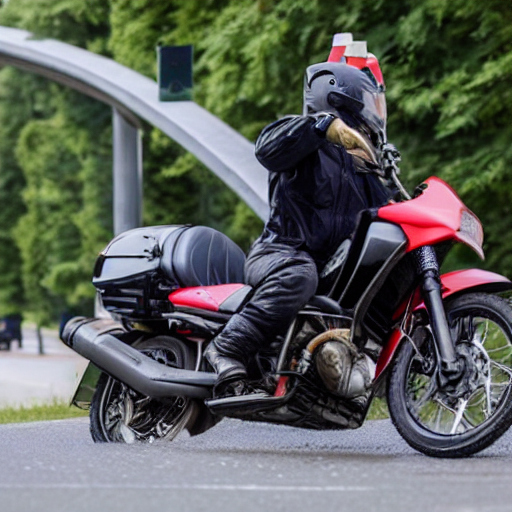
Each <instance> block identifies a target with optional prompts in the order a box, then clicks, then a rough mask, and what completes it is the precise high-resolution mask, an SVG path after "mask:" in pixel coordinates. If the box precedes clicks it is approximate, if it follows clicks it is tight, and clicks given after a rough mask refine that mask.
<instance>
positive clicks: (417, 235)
mask: <svg viewBox="0 0 512 512" xmlns="http://www.w3.org/2000/svg"><path fill="white" fill-rule="evenodd" d="M383 154H384V157H385V158H384V162H385V165H384V169H385V176H386V178H387V179H389V180H390V181H391V182H392V183H394V185H395V187H396V188H397V190H398V191H399V192H400V198H399V199H398V198H397V199H396V200H395V201H392V202H390V203H389V204H387V205H385V206H382V207H380V208H377V209H373V210H368V211H363V212H361V215H360V217H359V221H358V224H357V228H356V230H355V232H354V235H353V236H352V238H351V239H350V240H346V241H344V242H343V243H342V244H341V245H340V247H339V248H338V250H337V251H336V253H335V254H334V255H333V256H332V258H331V259H330V260H329V261H328V263H327V264H326V266H325V268H324V269H323V270H322V271H321V273H320V281H319V282H320V284H319V288H318V291H317V295H315V296H314V297H313V298H312V299H311V300H310V301H309V303H308V304H306V305H305V306H304V307H303V309H302V310H301V311H300V312H299V313H298V314H297V316H296V318H295V319H294V320H293V322H292V323H291V325H290V326H289V327H288V330H287V333H286V335H285V336H284V337H282V338H277V339H276V340H273V342H272V343H270V345H269V346H268V347H265V348H264V349H262V350H261V351H260V353H258V354H257V356H256V357H255V358H254V361H253V363H252V365H251V367H250V368H249V378H250V379H251V381H252V383H253V384H254V385H255V386H256V387H259V388H262V389H265V390H266V391H267V393H268V396H264V397H262V396H261V394H260V395H258V396H257V398H255V397H254V396H251V395H248V396H240V397H238V398H237V400H236V401H235V403H234V404H233V403H231V404H230V405H228V406H226V405H225V404H224V405H223V404H222V402H219V401H218V400H216V399H215V398H212V390H213V386H214V383H215V380H216V375H215V374H214V373H213V370H212V369H211V367H210V366H209V365H208V363H207V362H206V361H205V359H204V358H203V352H204V349H205V347H206V346H207V345H208V343H209V342H210V341H211V340H212V339H213V338H214V337H215V335H216V334H217V333H218V332H219V331H220V330H221V329H222V328H223V326H224V325H225V324H226V322H227V321H228V320H229V319H230V317H231V316H232V315H233V314H235V313H236V312H237V311H239V310H240V308H241V307H242V306H243V305H244V303H245V302H246V301H247V300H248V299H249V298H250V296H251V293H252V288H251V287H250V286H248V285H246V284H244V281H243V266H244V259H245V255H244V253H243V252H242V250H241V249H240V248H238V246H236V244H234V242H232V241H231V240H230V239H229V238H227V237H226V236H225V235H223V234H221V233H219V232H218V231H215V230H213V229H211V228H208V227H205V226H156V227H144V228H137V229H133V230H130V231H127V232H125V233H122V234H121V235H119V236H117V237H116V238H114V239H113V240H112V241H111V242H110V244H109V245H108V246H107V247H106V248H105V250H104V251H103V252H102V253H101V254H100V255H99V257H98V259H97V262H96V265H95V268H94V277H93V284H94V285H95V287H96V289H97V290H98V292H99V297H100V298H101V303H102V306H103V308H104V309H105V310H106V311H107V312H108V315H107V317H106V318H84V317H76V318H73V319H71V320H70V321H69V322H68V323H67V324H66V325H65V327H64V329H63V332H62V334H61V338H62V340H63V341H64V343H66V344H67V345H68V346H69V347H71V348H72V349H73V350H75V351H76V352H78V353H79V354H81V355H82V356H84V357H85V358H87V359H88V360H89V361H91V364H90V365H89V367H88V369H87V371H86V372H85V374H84V376H83V379H82V381H81V383H80V385H79V388H78V391H77V394H76V395H75V397H74V403H75V404H76V405H79V406H83V407H90V430H91V435H92V438H93V440H94V441H95V442H122V443H131V442H134V441H149V442H152V441H154V440H157V439H164V440H172V439H174V438H175V437H176V436H177V435H178V434H179V433H180V432H181V431H182V430H183V429H188V431H189V433H190V434H191V435H197V434H200V433H202V432H204V431H205V430H207V429H209V428H211V427H212V426H214V425H215V423H217V422H218V421H219V420H220V419H222V418H223V417H225V416H227V417H235V418H241V419H244V420H250V421H263V422H269V423H279V424H286V425H292V426H295V427H302V428H308V429H339V430H342V429H353V428H358V427H360V426H361V425H362V424H363V422H364V420H365V418H366V416H367V413H368V410H369V408H370V404H371V403H372V401H373V400H374V398H375V397H386V400H387V406H388V409H389V414H390V417H391V419H392V421H393V423H394V425H395V427H396V428H397V430H398V432H399V433H400V435H401V436H402V437H403V438H404V439H405V441H406V442H407V443H409V445H410V446H412V447H413V448H415V449H416V450H418V451H420V452H422V453H424V454H426V455H429V456H435V457H465V456H469V455H471V454H474V453H476V452H478V451H480V450H482V449H484V448H486V447H487V446H489V445H491V444H492V443H493V442H494V441H495V440H496V439H498V438H499V437H500V436H501V435H502V434H503V433H504V432H505V431H506V430H507V429H508V428H509V426H510V425H511V424H512V400H510V398H511V397H510V394H511V389H512V309H511V306H510V304H509V302H508V300H507V298H506V296H504V295H506V294H504V292H507V291H508V290H511V289H512V282H511V281H509V280H508V279H507V278H505V277H503V276H501V275H498V274H495V273H492V272H488V271H484V270H479V269H466V270H459V271H454V272H450V273H446V274H443V275H440V271H439V267H440V265H441V263H442V262H443V260H444V259H445V257H446V255H447V253H448V251H449V250H450V249H451V248H452V246H453V245H454V244H455V243H457V242H461V243H464V244H466V245H467V246H469V247H470V248H472V249H473V250H474V251H475V252H476V253H477V254H478V255H479V256H480V257H481V258H482V259H483V256H484V254H483V250H482V243H483V231H482V226H481V223H480V221H479V220H478V218H477V217H476V216H475V215H474V214H473V213H472V212H471V211H470V210H469V209H468V208H467V207H466V206H465V205H464V204H463V203H462V201H461V200H460V199H459V197H458V196H457V194H456V193H455V191H454V190H453V189H452V188H451V187H450V186H449V185H447V184H446V183H445V182H444V181H442V180H441V179H439V178H436V177H431V178H429V179H427V180H426V181H425V182H424V183H423V184H421V185H420V186H419V187H417V189H416V190H415V192H414V195H413V197H410V196H409V195H408V193H407V191H406V190H405V189H404V187H403V186H402V184H401V182H400V181H399V179H398V177H397V174H398V171H399V169H398V167H397V162H398V161H399V154H398V152H397V151H396V150H395V149H394V148H393V147H392V146H391V145H388V146H386V147H385V148H384V150H383Z"/></svg>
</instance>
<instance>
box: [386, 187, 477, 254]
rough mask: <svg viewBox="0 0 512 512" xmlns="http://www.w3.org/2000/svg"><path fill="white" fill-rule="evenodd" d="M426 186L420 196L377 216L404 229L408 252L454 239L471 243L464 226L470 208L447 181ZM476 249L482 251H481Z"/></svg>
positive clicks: (389, 207)
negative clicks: (463, 230) (463, 234)
mask: <svg viewBox="0 0 512 512" xmlns="http://www.w3.org/2000/svg"><path fill="white" fill-rule="evenodd" d="M425 185H426V188H425V190H424V191H423V193H422V194H420V195H419V196H418V197H416V198H414V199H411V200H410V201H405V202H403V203H397V204H391V205H387V206H383V207H382V208H380V209H379V211H378V214H377V216H378V217H379V218H380V219H382V220H387V221H389V222H393V223H395V224H398V225H400V226H401V228H402V229H403V230H404V232H405V234H406V236H407V238H408V239H409V246H408V249H407V250H408V251H412V250H414V249H417V248H418V247H421V246H424V245H434V244H436V243H439V242H443V241H446V240H450V239H455V240H460V241H461V242H465V243H467V240H465V239H463V236H462V234H461V233H460V227H461V218H462V213H463V212H464V211H467V212H468V213H469V210H468V208H467V207H466V206H465V205H464V203H463V202H462V201H461V200H460V199H459V197H458V196H457V194H456V193H455V191H454V190H453V189H452V188H451V187H450V186H449V185H448V184H446V183H445V182H444V181H443V180H441V179H439V178H436V177H431V178H429V179H428V180H426V181H425ZM471 215H473V214H471ZM472 247H473V246H472ZM473 248H474V249H475V250H476V251H477V252H479V251H478V248H475V247H473ZM480 251H481V249H480ZM479 254H480V253H479ZM481 256H483V253H482V254H481Z"/></svg>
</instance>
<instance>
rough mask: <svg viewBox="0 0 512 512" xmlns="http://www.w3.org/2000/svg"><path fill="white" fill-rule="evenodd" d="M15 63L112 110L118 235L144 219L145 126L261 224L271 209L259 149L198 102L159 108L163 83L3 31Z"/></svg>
mask: <svg viewBox="0 0 512 512" xmlns="http://www.w3.org/2000/svg"><path fill="white" fill-rule="evenodd" d="M2 65H12V66H15V67H17V68H19V69H22V70H25V71H29V72H33V73H36V74H39V75H42V76H44V77H46V78H48V79H50V80H53V81H55V82H58V83H61V84H64V85H66V86H68V87H71V88H73V89H76V90H78V91H80V92H82V93H83V94H86V95H88V96H91V97H93V98H96V99H98V100H100V101H102V102H104V103H107V104H108V105H110V106H111V107H112V116H113V184H114V211H113V215H114V231H115V233H116V234H118V233H120V232H122V231H125V230H127V229H131V228H134V227H138V226H140V224H141V219H142V144H141V129H140V128H141V120H144V121H146V122H147V123H149V124H151V125H152V126H155V127H157V128H159V129H160V130H161V131H162V132H164V133H165V134H167V135H168V136H169V137H171V138H172V139H174V140H175V141H176V142H178V143H179V144H180V145H181V146H183V147H184V148H185V149H187V150H188V151H190V152H191V153H192V154H194V155H195V156H196V157H197V158H198V159H199V160H200V161H201V162H203V163H204V164H205V165H206V166H207V167H208V168H209V169H210V170H211V171H212V172H214V173H215V174H216V175H217V176H218V177H219V178H220V179H221V180H223V181H224V182H225V183H226V184H227V185H228V186H229V187H230V188H232V189H233V190H234V191H235V192H236V193H237V194H238V195H239V196H240V197H241V198H242V199H243V200H244V201H245V202H246V203H247V204H248V205H249V206H250V207H251V208H252V209H253V210H254V211H255V212H256V214H257V215H258V216H259V217H260V218H261V219H265V218H266V216H267V212H268V206H267V171H266V170H265V169H264V168H263V167H262V166H261V165H260V163H259V162H258V161H257V160H256V158H255V156H254V146H253V144H251V142H249V141H248V140H247V139H245V138H244V137H242V136H241V135H240V134H239V133H238V132H236V131H235V130H233V129H232V128H231V127H229V126H228V125H226V124H225V123H224V122H222V121H221V120H220V119H218V118H217V117H215V116H214V115H212V114H210V113H209V112H208V111H207V110H205V109H203V108H202V107H200V106H199V105H197V104H196V103H194V102H192V101H180V102H160V101H159V100H158V84H157V83H156V82H155V81H153V80H151V79H149V78H147V77H145V76H143V75H141V74H139V73H137V72H135V71H133V70H132V69H129V68H127V67H125V66H122V65H121V64H119V63H117V62H115V61H113V60H111V59H108V58H106V57H103V56H101V55H97V54H95V53H92V52H88V51H86V50H84V49H82V48H78V47H75V46H72V45H69V44H66V43H62V42H60V41H56V40H52V39H36V38H34V37H33V36H32V34H31V33H29V32H26V31H24V30H20V29H15V28H10V27H0V66H2Z"/></svg>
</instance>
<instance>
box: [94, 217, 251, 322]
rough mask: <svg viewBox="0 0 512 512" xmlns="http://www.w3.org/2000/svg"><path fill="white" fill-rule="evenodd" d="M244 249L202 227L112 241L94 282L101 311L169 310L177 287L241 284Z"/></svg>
mask: <svg viewBox="0 0 512 512" xmlns="http://www.w3.org/2000/svg"><path fill="white" fill-rule="evenodd" d="M244 262H245V255H244V253H243V251H242V250H241V249H240V248H239V247H238V246H237V245H236V244H235V243H234V242H233V241H232V240H230V239H229V238H228V237H226V236H225V235H224V234H222V233H220V232H219V231H216V230H214V229H212V228H209V227H206V226H150V227H144V228H137V229H132V230H129V231H125V232H124V233H121V234H120V235H118V236H117V237H116V238H114V239H113V240H112V241H111V242H110V243H109V245H108V246H107V247H106V248H105V250H104V251H103V252H102V253H101V254H100V255H99V257H98V259H97V261H96V265H95V268H94V276H93V280H92V282H93V284H94V286H95V287H96V288H97V289H98V291H99V292H100V294H101V298H102V303H103V306H104V307H105V309H106V310H107V311H109V312H111V313H117V314H120V315H123V316H128V317H132V318H149V317H156V318H158V317H161V315H162V313H166V312H169V311H171V308H172V305H171V303H170V302H169V300H168V298H167V297H168V295H169V293H171V292H172V291H173V290H176V289H177V288H180V287H189V286H210V285H216V284H224V283H238V282H240V283H242V282H244Z"/></svg>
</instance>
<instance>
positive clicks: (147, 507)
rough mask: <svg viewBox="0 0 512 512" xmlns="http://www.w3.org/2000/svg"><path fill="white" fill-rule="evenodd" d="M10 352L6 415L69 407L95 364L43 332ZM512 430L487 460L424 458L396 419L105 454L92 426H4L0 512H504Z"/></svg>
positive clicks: (240, 430) (258, 429)
mask: <svg viewBox="0 0 512 512" xmlns="http://www.w3.org/2000/svg"><path fill="white" fill-rule="evenodd" d="M44 335H45V336H44V340H45V341H44V349H45V350H44V351H45V354H44V355H39V348H38V346H37V340H36V338H35V333H34V332H33V331H31V330H30V329H27V331H26V335H25V340H24V344H23V347H22V349H18V348H17V347H16V345H15V346H14V347H13V349H12V350H11V351H10V352H5V351H1V352H0V405H3V404H5V403H6V402H9V403H15V404H18V405H19V404H30V403H34V402H45V401H49V400H50V401H51V400H53V399H60V400H69V398H70V396H71V394H72V392H73V389H74V386H75V384H76V379H77V376H78V375H80V374H81V371H82V370H83V368H84V366H85V364H86V361H85V360H83V359H82V358H80V357H79V356H77V355H76V354H75V353H74V352H72V351H71V350H69V349H68V348H67V347H65V346H64V345H63V344H62V343H61V342H60V341H59V340H58V339H57V337H56V334H55V333H53V332H51V331H50V332H44ZM511 481H512V432H509V433H507V434H506V435H505V436H504V437H503V438H502V439H501V440H499V441H498V442H497V443H496V444H495V445H493V446H492V447H490V448H488V449H487V450H485V451H484V452H482V454H480V455H478V456H475V457H472V458H470V459H466V460H438V459H431V458H428V457H425V456H423V455H420V454H417V453H416V452H414V451H413V450H412V449H411V448H409V447H408V446H407V445H406V444H405V442H404V441H402V439H401V438H400V437H399V436H398V434H397V433H396V431H395V430H394V428H393V427H392V425H391V423H390V422H389V421H387V420H382V421H372V422H367V423H366V424H365V425H364V426H363V428H361V429H359V430H356V431H346V432H314V431H307V430H300V429H293V428H291V427H284V426H275V425H266V424H258V423H246V422H241V421H238V420H223V421H222V422H221V423H220V424H218V425H217V426H216V427H214V428H213V429H211V430H210V431H208V432H206V433H205V434H203V435H201V436H198V437H195V438H190V437H189V436H187V435H186V434H182V435H181V436H180V437H178V439H176V440H175V441H174V442H173V443H155V444H153V445H149V444H146V445H141V444H139V445H132V446H126V445H98V444H94V443H93V442H92V440H91V437H90V435H89V425H88V419H87V418H79V419H74V420H64V421H51V422H38V423H29V424H14V425H0V512H47V511H48V512H61V511H62V512H90V511H109V512H117V511H119V512H121V511H122V512H130V511H137V512H139V511H144V512H153V511H155V512H168V511H171V512H174V511H177V512H178V511H179V512H182V511H183V512H189V511H190V512H196V511H208V512H217V511H219V512H220V511H222V512H230V511H233V512H235V511H237V512H238V511H243V512H253V511H260V510H261V511H265V512H267V511H269V510H271V511H272V512H279V511H296V512H306V511H307V512H310V511H312V510H313V511H317V510H321V511H323V512H330V511H333V512H334V511H336V512H339V511H341V512H343V511H345V510H346V511H350V512H359V511H361V512H372V511H379V512H387V511H390V512H391V511H393V512H401V511H404V512H405V511H407V512H409V511H413V510H414V511H418V512H421V511H428V512H477V511H478V512H501V511H503V512H505V511H507V512H508V511H510V510H512V485H511V484H510V482H511Z"/></svg>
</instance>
